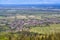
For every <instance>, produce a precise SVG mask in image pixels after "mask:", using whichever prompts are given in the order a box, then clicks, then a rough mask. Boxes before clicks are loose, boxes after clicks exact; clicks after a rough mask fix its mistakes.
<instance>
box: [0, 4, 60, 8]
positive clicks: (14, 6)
mask: <svg viewBox="0 0 60 40" xmlns="http://www.w3.org/2000/svg"><path fill="white" fill-rule="evenodd" d="M1 8H50V9H60V4H0V9H1Z"/></svg>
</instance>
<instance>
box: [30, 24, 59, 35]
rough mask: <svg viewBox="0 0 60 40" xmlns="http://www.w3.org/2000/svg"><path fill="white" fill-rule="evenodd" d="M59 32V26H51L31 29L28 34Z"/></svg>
mask: <svg viewBox="0 0 60 40" xmlns="http://www.w3.org/2000/svg"><path fill="white" fill-rule="evenodd" d="M59 31H60V24H51V25H50V26H46V27H31V29H30V32H35V33H39V34H40V33H42V34H51V33H53V32H56V33H57V32H59Z"/></svg>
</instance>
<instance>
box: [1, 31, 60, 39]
mask: <svg viewBox="0 0 60 40" xmlns="http://www.w3.org/2000/svg"><path fill="white" fill-rule="evenodd" d="M56 35H57V36H56ZM59 37H60V34H51V35H46V34H37V33H29V32H16V33H8V34H3V35H0V40H60V38H59Z"/></svg>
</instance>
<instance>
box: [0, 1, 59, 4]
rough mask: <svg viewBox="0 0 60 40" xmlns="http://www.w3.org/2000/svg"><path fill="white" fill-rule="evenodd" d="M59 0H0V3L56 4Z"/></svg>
mask: <svg viewBox="0 0 60 40" xmlns="http://www.w3.org/2000/svg"><path fill="white" fill-rule="evenodd" d="M57 3H60V0H0V4H57Z"/></svg>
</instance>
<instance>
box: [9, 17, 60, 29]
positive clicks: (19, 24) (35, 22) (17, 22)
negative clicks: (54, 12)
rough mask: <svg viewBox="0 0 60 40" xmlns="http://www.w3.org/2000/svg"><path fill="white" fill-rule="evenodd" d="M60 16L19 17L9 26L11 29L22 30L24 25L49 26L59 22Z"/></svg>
mask: <svg viewBox="0 0 60 40" xmlns="http://www.w3.org/2000/svg"><path fill="white" fill-rule="evenodd" d="M59 23H60V19H59V18H44V19H41V20H40V19H19V20H18V19H17V20H15V21H13V22H12V23H11V24H10V25H9V26H10V27H11V29H17V30H22V29H23V28H24V27H31V26H47V25H49V24H59Z"/></svg>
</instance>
